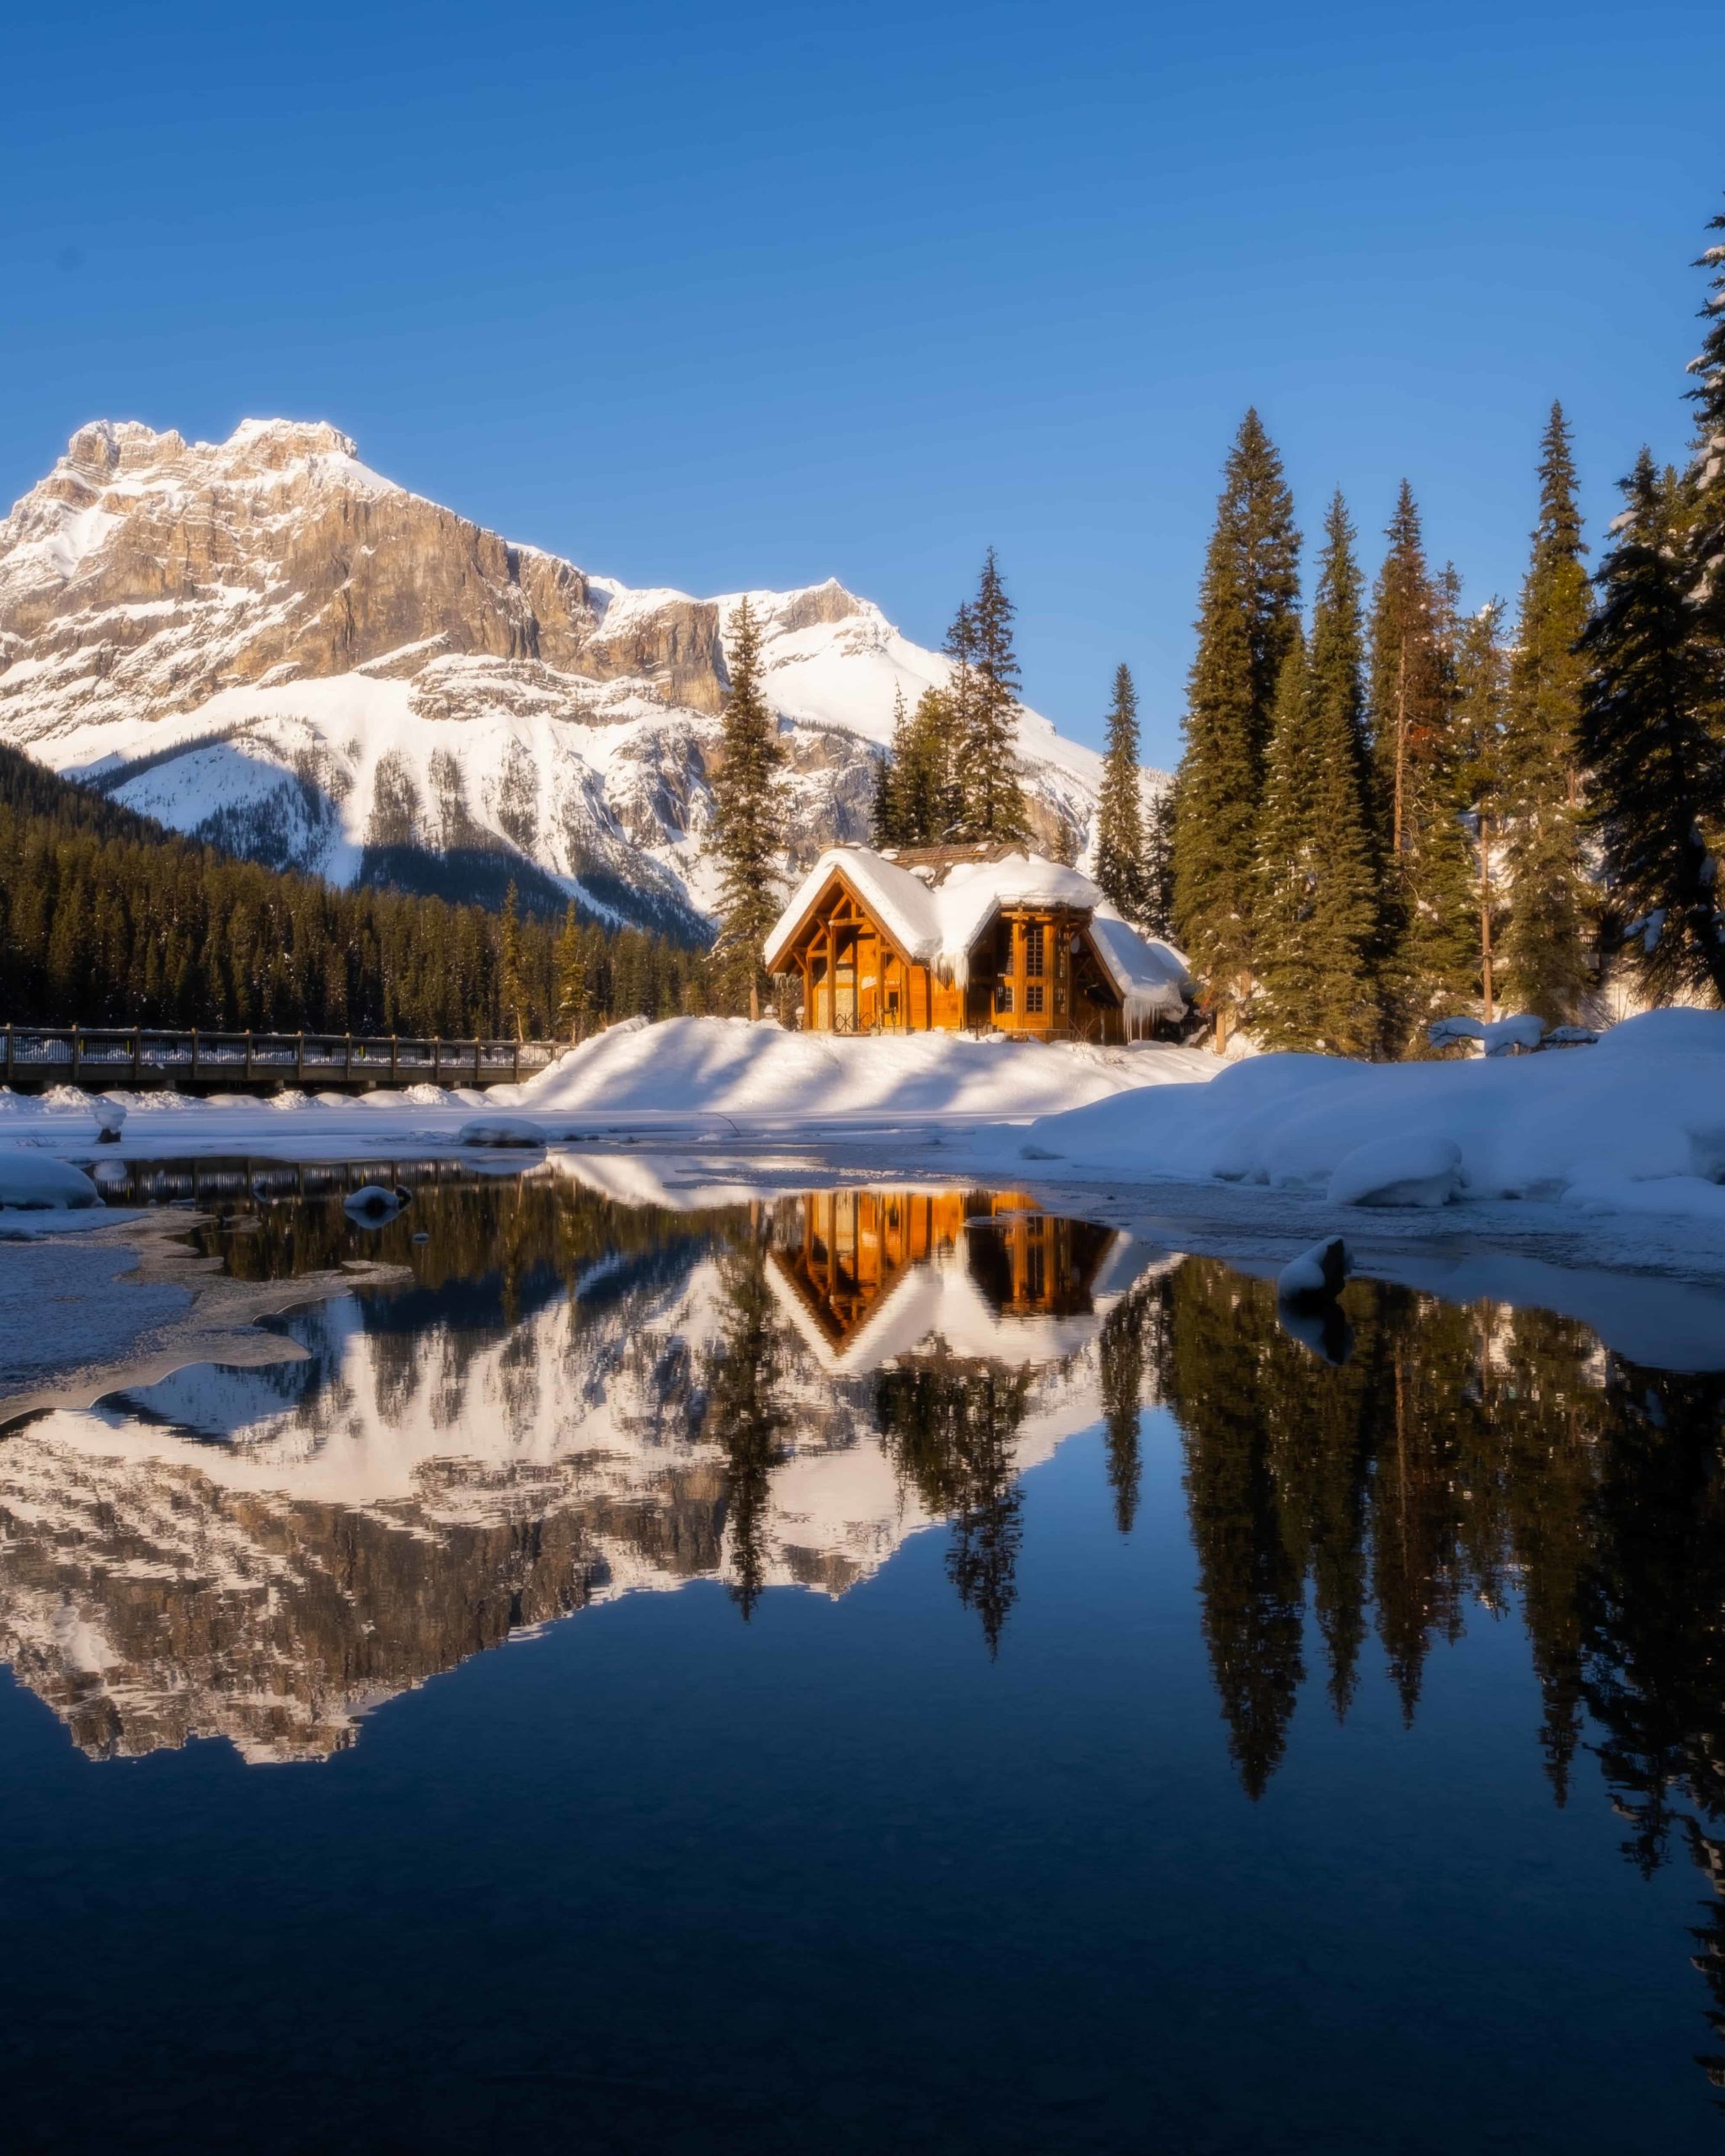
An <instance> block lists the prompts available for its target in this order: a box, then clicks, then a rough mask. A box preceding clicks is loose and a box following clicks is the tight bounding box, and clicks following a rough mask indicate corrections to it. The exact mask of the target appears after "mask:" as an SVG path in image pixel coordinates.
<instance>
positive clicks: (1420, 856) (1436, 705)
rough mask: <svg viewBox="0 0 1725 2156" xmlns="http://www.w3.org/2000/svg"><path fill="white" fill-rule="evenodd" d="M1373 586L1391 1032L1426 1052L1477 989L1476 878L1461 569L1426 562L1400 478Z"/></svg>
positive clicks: (1390, 1036)
mask: <svg viewBox="0 0 1725 2156" xmlns="http://www.w3.org/2000/svg"><path fill="white" fill-rule="evenodd" d="M1386 536H1387V537H1388V539H1389V551H1388V552H1387V554H1386V557H1385V561H1384V566H1383V568H1382V571H1381V574H1380V575H1379V578H1378V583H1377V589H1376V591H1375V594H1374V595H1373V603H1372V621H1371V663H1370V727H1371V739H1372V751H1373V757H1372V760H1373V766H1374V776H1375V789H1374V791H1375V808H1376V815H1377V823H1378V843H1379V845H1380V846H1381V849H1382V851H1383V855H1384V858H1385V892H1384V905H1385V914H1386V926H1385V937H1384V943H1385V960H1384V967H1383V1000H1384V1007H1385V1040H1386V1046H1387V1047H1388V1049H1390V1050H1391V1052H1392V1053H1395V1054H1402V1053H1405V1052H1407V1050H1409V1049H1413V1051H1414V1052H1416V1053H1423V1052H1424V1049H1425V1038H1426V1027H1427V1026H1428V1025H1429V1022H1430V1021H1431V1020H1432V1019H1434V1018H1435V1017H1441V1016H1447V1015H1449V1014H1450V1012H1452V1011H1455V1010H1457V1009H1459V1008H1460V1007H1461V1006H1463V1005H1464V1004H1465V1003H1466V1002H1467V1001H1469V1000H1470V999H1471V990H1472V985H1473V979H1474V933H1473V928H1474V915H1473V897H1474V889H1473V887H1474V878H1473V867H1472V862H1471V859H1470V858H1469V855H1468V850H1467V838H1466V830H1465V829H1464V826H1463V825H1462V821H1461V818H1462V814H1463V813H1464V807H1465V803H1464V800H1463V798H1462V797H1463V793H1464V791H1465V782H1464V776H1463V773H1462V771H1461V765H1460V760H1459V749H1460V745H1461V744H1460V743H1459V742H1458V740H1457V739H1456V738H1455V732H1454V729H1453V728H1452V725H1451V720H1452V718H1453V715H1454V711H1453V707H1454V701H1455V636H1456V628H1455V574H1454V572H1453V571H1450V570H1446V571H1445V574H1444V575H1443V576H1442V577H1439V578H1434V576H1433V575H1432V574H1431V572H1430V570H1429V568H1428V567H1427V564H1426V558H1425V547H1424V542H1423V538H1422V536H1421V533H1420V526H1419V511H1418V507H1417V506H1416V505H1415V503H1414V499H1413V489H1412V488H1410V487H1409V486H1408V484H1407V481H1406V480H1405V479H1404V480H1403V481H1402V488H1401V492H1400V494H1399V495H1398V497H1397V503H1396V512H1395V515H1393V516H1392V517H1391V520H1390V525H1389V529H1388V532H1387V535H1386Z"/></svg>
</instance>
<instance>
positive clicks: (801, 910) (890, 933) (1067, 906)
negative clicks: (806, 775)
mask: <svg viewBox="0 0 1725 2156" xmlns="http://www.w3.org/2000/svg"><path fill="white" fill-rule="evenodd" d="M765 958H766V966H767V969H768V970H769V971H770V972H772V973H775V974H788V975H790V976H792V977H793V979H796V980H797V981H798V983H799V984H800V985H801V989H802V1012H801V1022H802V1024H803V1025H804V1026H805V1027H809V1029H810V1030H811V1031H814V1032H820V1033H925V1032H930V1031H935V1032H945V1033H957V1032H961V1031H970V1032H978V1033H980V1032H990V1031H991V1032H996V1033H1017V1034H1020V1035H1024V1036H1028V1037H1031V1038H1039V1039H1044V1040H1087V1041H1128V1040H1142V1039H1149V1038H1154V1037H1155V1036H1156V1034H1157V1033H1165V1034H1167V1033H1174V1032H1175V1031H1177V1030H1178V1027H1179V1026H1180V1024H1181V1022H1182V1021H1183V1019H1184V1018H1185V1017H1186V1013H1187V1008H1188V997H1189V995H1190V991H1191V986H1192V984H1191V980H1190V978H1189V976H1188V974H1187V971H1186V968H1185V966H1184V963H1183V962H1182V960H1181V958H1180V955H1179V953H1178V952H1177V951H1175V950H1174V949H1173V948H1172V946H1171V945H1169V944H1167V943H1162V942H1158V941H1156V938H1154V937H1145V936H1140V934H1139V933H1138V931H1136V930H1135V929H1134V928H1132V927H1130V926H1129V925H1128V924H1127V923H1126V922H1125V921H1123V920H1122V919H1121V918H1120V916H1119V915H1118V914H1117V913H1116V912H1115V911H1114V909H1113V908H1112V907H1111V906H1109V905H1108V903H1107V902H1106V900H1105V899H1103V895H1102V894H1101V892H1100V891H1099V890H1098V889H1097V887H1096V885H1095V884H1094V883H1092V882H1091V880H1090V878H1088V877H1087V876H1082V875H1080V873H1078V871H1077V870H1076V868H1067V867H1063V866H1062V865H1061V864H1060V862H1055V861H1046V860H1044V859H1043V858H1042V857H1040V856H1039V855H1037V854H1033V853H1028V852H1026V851H1024V849H1023V847H1021V846H1008V845H988V846H921V847H905V848H901V849H900V850H899V851H896V852H892V853H874V852H872V851H869V849H868V847H866V846H834V847H831V848H830V849H829V850H828V851H826V852H825V853H824V854H822V856H821V857H820V860H819V861H817V862H815V864H814V867H813V868H811V869H810V870H809V873H808V874H807V875H806V876H805V877H804V879H803V881H802V883H800V884H799V885H798V889H797V891H796V894H795V895H794V896H793V898H792V899H791V902H790V904H789V905H788V906H787V907H786V909H785V910H784V912H783V914H782V915H781V917H780V919H779V921H778V925H777V927H776V928H775V929H774V930H773V932H772V936H771V937H769V938H768V939H767V943H766V952H765Z"/></svg>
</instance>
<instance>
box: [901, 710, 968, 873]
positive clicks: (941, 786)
mask: <svg viewBox="0 0 1725 2156" xmlns="http://www.w3.org/2000/svg"><path fill="white" fill-rule="evenodd" d="M955 730H956V727H955V721H954V718H953V703H952V700H951V697H950V696H948V693H947V692H946V691H944V690H941V689H925V690H924V691H922V694H921V696H919V697H918V698H917V699H916V710H915V711H914V712H912V713H911V718H910V720H909V723H907V725H906V727H905V736H904V741H903V744H902V745H901V746H900V748H899V749H897V750H895V754H894V758H893V765H894V770H893V829H894V831H895V838H894V841H893V842H894V844H895V845H897V846H939V845H942V844H944V843H945V842H946V841H948V840H949V839H951V838H952V837H953V836H954V835H955V834H956V832H957V830H958V829H959V805H958V800H957V794H958V788H957V786H956V784H955V782H954V778H953V735H954V733H955Z"/></svg>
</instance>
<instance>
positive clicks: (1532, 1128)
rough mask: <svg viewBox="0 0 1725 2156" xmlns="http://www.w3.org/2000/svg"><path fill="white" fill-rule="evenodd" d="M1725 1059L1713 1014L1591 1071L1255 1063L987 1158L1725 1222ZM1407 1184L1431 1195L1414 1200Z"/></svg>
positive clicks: (1262, 1059) (1689, 1015) (1537, 1061)
mask: <svg viewBox="0 0 1725 2156" xmlns="http://www.w3.org/2000/svg"><path fill="white" fill-rule="evenodd" d="M1722 1056H1725V1012H1721V1011H1651V1012H1648V1014H1647V1015H1646V1016H1644V1017H1639V1018H1631V1019H1627V1020H1626V1021H1625V1022H1623V1023H1622V1024H1621V1025H1620V1026H1617V1027H1613V1028H1612V1029H1611V1030H1610V1032H1608V1033H1606V1034H1605V1036H1604V1037H1603V1038H1602V1039H1601V1040H1600V1041H1599V1044H1598V1046H1597V1047H1594V1048H1592V1049H1589V1051H1588V1052H1587V1053H1586V1054H1568V1053H1562V1052H1560V1053H1557V1054H1538V1055H1521V1056H1513V1057H1508V1058H1503V1057H1484V1058H1477V1059H1470V1060H1468V1061H1466V1062H1445V1063H1398V1064H1364V1063H1350V1062H1347V1061H1344V1060H1343V1059H1341V1058H1340V1057H1332V1056H1321V1055H1260V1056H1254V1057H1252V1059H1249V1060H1248V1061H1247V1062H1243V1063H1238V1064H1231V1065H1227V1066H1226V1068H1224V1069H1223V1070H1221V1071H1220V1074H1219V1075H1217V1076H1216V1077H1215V1080H1214V1081H1213V1082H1212V1083H1211V1084H1210V1085H1208V1086H1184V1085H1176V1086H1165V1087H1163V1088H1162V1089H1160V1090H1159V1091H1156V1092H1155V1093H1136V1094H1133V1095H1129V1096H1127V1097H1122V1098H1114V1099H1104V1100H1101V1101H1098V1102H1092V1103H1090V1104H1088V1105H1086V1106H1084V1107H1074V1108H1073V1109H1072V1110H1071V1112H1069V1113H1065V1114H1060V1115H1053V1116H1045V1117H1043V1118H1039V1120H1038V1121H1036V1122H1034V1123H1032V1124H1031V1126H1030V1128H1029V1129H1028V1131H1012V1132H1007V1131H1002V1132H1001V1134H999V1135H998V1137H997V1138H994V1139H984V1140H982V1141H980V1145H979V1149H978V1150H979V1151H980V1152H981V1153H982V1154H985V1155H989V1156H990V1157H992V1158H997V1159H998V1161H1000V1163H1001V1164H1002V1165H1006V1164H1007V1163H1009V1162H1012V1161H1023V1160H1026V1159H1029V1160H1034V1161H1049V1162H1050V1163H1057V1164H1058V1172H1059V1173H1060V1175H1062V1176H1063V1177H1065V1176H1072V1177H1076V1178H1077V1179H1079V1180H1089V1181H1094V1180H1106V1181H1109V1182H1114V1181H1124V1180H1128V1179H1132V1178H1137V1179H1139V1180H1140V1181H1162V1180H1171V1181H1178V1182H1194V1181H1197V1182H1204V1181H1207V1180H1209V1179H1210V1178H1211V1177H1219V1178H1222V1179H1225V1180H1227V1181H1230V1182H1245V1183H1258V1184H1263V1185H1265V1186H1267V1187H1272V1188H1274V1189H1279V1190H1289V1191H1298V1192H1305V1193H1311V1194H1313V1195H1319V1196H1322V1197H1325V1198H1328V1199H1329V1200H1330V1201H1331V1202H1332V1203H1337V1204H1343V1203H1347V1204H1350V1205H1352V1204H1359V1203H1365V1202H1373V1203H1379V1204H1384V1203H1438V1202H1441V1201H1440V1200H1439V1199H1438V1198H1437V1197H1436V1196H1435V1193H1436V1192H1437V1191H1438V1190H1439V1189H1440V1188H1442V1189H1444V1191H1445V1196H1451V1195H1455V1194H1458V1193H1460V1192H1461V1191H1462V1190H1463V1189H1465V1190H1466V1193H1468V1195H1469V1196H1471V1197H1473V1198H1565V1197H1567V1198H1569V1199H1570V1200H1571V1201H1572V1202H1573V1203H1576V1204H1577V1205H1578V1206H1584V1207H1587V1208H1589V1209H1594V1210H1611V1211H1631V1210H1633V1211H1637V1212H1670V1213H1673V1214H1686V1215H1688V1216H1690V1217H1694V1218H1701V1217H1705V1218H1707V1219H1712V1218H1714V1217H1715V1214H1716V1208H1717V1209H1719V1210H1725V1196H1722V1194H1721V1186H1722V1184H1725V1066H1722V1065H1721V1062H1720V1058H1721V1057H1722ZM1170 1075H1172V1073H1171V1074H1170ZM1414 1185H1421V1186H1425V1188H1424V1191H1423V1194H1416V1195H1410V1193H1409V1187H1411V1186H1414ZM1398 1186H1400V1187H1402V1190H1401V1195H1400V1196H1399V1197H1391V1195H1390V1194H1389V1193H1391V1192H1392V1191H1395V1190H1396V1189H1397V1187H1398Z"/></svg>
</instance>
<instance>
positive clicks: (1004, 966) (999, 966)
mask: <svg viewBox="0 0 1725 2156" xmlns="http://www.w3.org/2000/svg"><path fill="white" fill-rule="evenodd" d="M994 969H995V971H996V973H997V974H1009V973H1011V971H1012V922H1011V921H1002V922H1001V925H1000V927H999V929H998V930H997V931H996V936H995V943H994Z"/></svg>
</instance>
